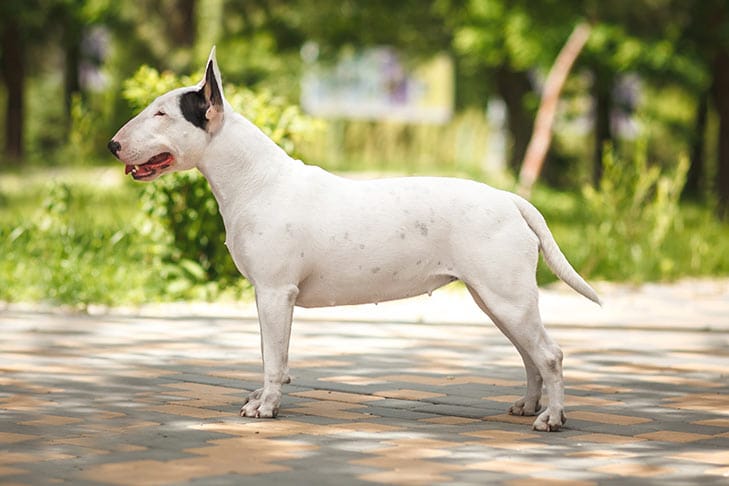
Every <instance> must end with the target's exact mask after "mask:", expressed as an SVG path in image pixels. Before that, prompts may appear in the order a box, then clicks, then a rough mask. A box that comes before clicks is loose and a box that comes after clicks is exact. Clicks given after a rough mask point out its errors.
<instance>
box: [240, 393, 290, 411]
mask: <svg viewBox="0 0 729 486" xmlns="http://www.w3.org/2000/svg"><path fill="white" fill-rule="evenodd" d="M280 403H281V392H270V391H268V392H267V391H266V390H265V389H263V388H259V389H258V390H256V391H254V392H252V393H250V394H249V395H248V397H246V401H245V402H244V403H243V406H242V407H241V408H240V416H241V417H255V418H274V417H275V416H276V415H278V408H279V404H280Z"/></svg>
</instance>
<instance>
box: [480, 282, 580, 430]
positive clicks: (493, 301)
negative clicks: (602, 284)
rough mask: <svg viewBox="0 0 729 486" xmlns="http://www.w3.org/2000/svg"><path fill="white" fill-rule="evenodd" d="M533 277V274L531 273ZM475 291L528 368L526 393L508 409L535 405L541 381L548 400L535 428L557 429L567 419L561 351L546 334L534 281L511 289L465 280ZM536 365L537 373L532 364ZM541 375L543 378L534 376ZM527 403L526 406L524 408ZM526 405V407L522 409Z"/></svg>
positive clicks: (517, 409) (515, 409)
mask: <svg viewBox="0 0 729 486" xmlns="http://www.w3.org/2000/svg"><path fill="white" fill-rule="evenodd" d="M532 278H533V277H532ZM467 285H469V287H470V288H471V289H472V292H475V293H476V294H477V296H478V297H479V299H480V300H481V303H482V304H483V306H484V308H485V309H486V310H487V311H488V312H487V313H488V314H489V316H490V317H491V318H492V319H493V321H494V323H495V324H496V325H497V326H498V328H499V329H501V331H502V332H503V333H504V334H505V335H506V336H507V337H508V338H509V339H510V340H511V341H512V342H513V343H514V345H515V346H516V348H517V350H518V351H519V352H520V353H521V354H522V357H523V358H524V363H525V365H526V369H527V380H529V379H530V377H531V383H529V381H528V386H527V394H526V396H525V397H524V399H523V405H522V400H519V401H517V402H516V403H515V404H514V406H513V407H512V408H511V413H515V414H518V413H520V412H522V411H523V412H524V413H523V414H526V412H530V411H531V409H532V407H533V408H534V409H535V412H536V408H537V403H538V399H537V396H538V394H539V393H538V392H537V391H536V389H537V388H538V387H539V388H541V382H542V381H543V383H544V391H545V392H546V394H547V399H548V400H549V404H548V405H547V408H546V410H544V411H543V412H542V413H541V414H539V416H538V417H537V419H536V420H535V421H534V430H541V431H550V432H551V431H557V430H559V429H560V428H561V427H562V425H564V423H565V422H566V420H567V419H566V418H565V415H564V381H563V378H562V351H561V350H560V348H559V346H557V344H556V343H555V342H554V341H552V339H551V338H550V337H549V335H547V331H546V329H544V325H543V324H542V320H541V317H540V316H539V306H538V295H537V292H538V291H537V288H536V283H535V282H532V284H531V286H515V287H511V288H512V289H514V291H513V292H510V291H509V290H508V289H505V288H504V287H500V288H499V289H498V291H492V290H491V289H490V288H488V287H484V286H481V287H479V286H475V285H473V284H472V283H468V282H467ZM532 365H533V368H536V373H535V371H534V369H533V368H532V369H531V370H530V367H532ZM536 374H538V375H540V376H541V378H542V380H539V379H538V378H537V377H536ZM527 407H528V408H527ZM525 408H527V409H526V410H525Z"/></svg>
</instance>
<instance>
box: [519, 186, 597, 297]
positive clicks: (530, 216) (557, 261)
mask: <svg viewBox="0 0 729 486" xmlns="http://www.w3.org/2000/svg"><path fill="white" fill-rule="evenodd" d="M512 197H513V199H514V203H515V204H516V207H517V208H518V209H519V212H520V213H521V216H522V217H523V218H524V221H526V223H527V225H529V228H531V230H532V231H533V232H534V234H535V235H537V238H539V246H540V248H541V250H542V256H544V261H546V262H547V265H548V266H549V268H550V269H551V270H552V271H553V272H554V274H555V275H557V276H558V277H559V278H560V279H561V280H562V281H563V282H564V283H566V284H567V285H569V286H570V287H572V288H573V289H575V290H576V291H577V292H578V293H580V294H582V295H584V296H585V297H587V298H588V299H590V300H591V301H593V302H595V303H597V304H599V305H602V302H600V297H598V296H597V293H596V292H595V290H593V288H592V287H590V284H588V283H587V282H585V280H584V279H583V278H582V277H581V276H580V274H579V273H577V271H576V270H575V269H574V268H572V265H570V262H568V261H567V258H566V257H565V256H564V253H562V250H560V249H559V246H557V242H556V241H554V237H553V236H552V232H551V231H550V230H549V227H548V226H547V222H546V221H545V220H544V216H542V214H541V213H540V212H539V211H538V210H537V208H535V207H534V206H532V204H531V203H530V202H529V201H527V200H526V199H524V198H522V197H520V196H517V195H516V194H512Z"/></svg>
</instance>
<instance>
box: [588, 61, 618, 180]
mask: <svg viewBox="0 0 729 486" xmlns="http://www.w3.org/2000/svg"><path fill="white" fill-rule="evenodd" d="M594 75H595V81H594V83H593V85H592V88H593V92H592V97H593V102H594V103H595V142H594V143H595V145H594V147H593V164H592V183H593V184H594V185H595V187H597V186H598V185H599V184H600V179H602V171H603V167H602V158H603V152H604V150H605V144H606V143H608V142H612V140H613V133H612V129H611V127H610V112H611V111H612V90H613V80H612V77H611V75H610V74H608V73H606V72H604V70H600V69H597V70H595V72H594Z"/></svg>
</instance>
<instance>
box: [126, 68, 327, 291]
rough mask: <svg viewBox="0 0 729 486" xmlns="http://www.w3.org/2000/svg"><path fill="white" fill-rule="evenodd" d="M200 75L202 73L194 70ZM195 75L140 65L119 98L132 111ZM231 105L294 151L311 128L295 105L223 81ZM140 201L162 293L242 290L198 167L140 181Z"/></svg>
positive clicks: (312, 124) (189, 82)
mask: <svg viewBox="0 0 729 486" xmlns="http://www.w3.org/2000/svg"><path fill="white" fill-rule="evenodd" d="M200 76H202V73H200ZM193 79H199V78H198V77H197V76H184V77H177V76H175V75H174V74H172V73H169V72H164V73H160V72H158V71H157V70H155V69H153V68H150V67H148V66H142V67H141V68H139V70H138V71H137V72H136V74H135V75H134V76H133V77H132V78H130V79H129V80H127V81H126V82H125V85H124V92H123V96H124V98H125V99H126V100H127V101H128V102H129V103H130V105H131V106H132V107H134V108H135V109H141V108H142V107H144V106H146V105H148V104H149V103H150V102H152V101H153V100H154V99H155V98H156V97H157V96H159V95H161V94H163V93H165V92H167V91H169V90H171V89H173V88H177V87H180V86H190V85H194V84H195V81H193ZM224 91H225V97H226V99H227V100H228V102H229V103H230V104H231V105H232V106H233V108H234V109H235V110H236V111H238V112H239V113H242V114H243V115H244V116H246V117H247V118H248V119H249V120H250V121H251V122H253V123H254V124H256V125H257V126H258V127H259V128H260V129H261V130H263V132H265V133H266V135H268V136H269V137H271V138H272V139H273V140H274V141H275V142H276V143H277V144H279V145H280V146H281V147H283V148H284V149H285V150H286V151H287V152H288V153H289V154H292V155H294V154H295V153H296V152H295V144H296V141H297V140H300V139H301V138H302V137H305V136H307V134H309V133H311V132H312V131H313V130H315V129H316V128H317V124H316V122H314V121H313V120H311V119H310V118H308V117H306V116H305V115H304V114H302V112H301V111H300V110H299V108H298V107H297V106H292V105H289V104H287V103H286V102H285V101H284V100H282V99H281V98H277V97H274V96H272V95H271V94H270V93H268V92H259V93H254V92H253V91H251V90H248V89H245V88H241V87H238V86H234V85H226V86H225V88H224ZM142 205H143V209H144V212H145V214H146V215H148V216H149V217H150V221H142V222H141V223H140V224H142V225H143V228H144V231H145V232H146V234H148V235H149V236H151V237H152V239H153V240H155V241H158V242H159V244H158V245H155V246H154V248H155V255H154V257H155V258H157V259H158V263H159V264H160V268H162V269H163V272H162V275H161V277H162V278H164V279H165V281H166V282H167V293H168V294H170V295H172V296H177V297H179V298H196V299H200V298H203V299H208V300H209V299H213V298H216V297H217V296H218V295H219V293H220V292H221V291H222V290H224V289H228V288H233V289H237V288H241V289H245V288H247V283H245V282H244V281H243V279H242V278H241V276H240V273H239V272H238V271H237V269H236V268H235V265H234V263H233V260H232V259H231V257H230V255H229V254H228V250H227V248H226V247H225V227H224V225H223V220H222V218H221V216H220V214H219V212H218V205H217V203H216V201H215V198H214V197H213V194H212V191H211V190H210V188H209V186H208V183H207V181H206V180H205V178H204V177H203V176H202V174H200V173H199V172H198V171H187V172H176V173H173V174H169V175H166V176H165V177H161V178H160V179H158V180H157V181H155V182H154V183H152V184H148V185H146V187H145V188H144V190H143V192H142Z"/></svg>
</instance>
